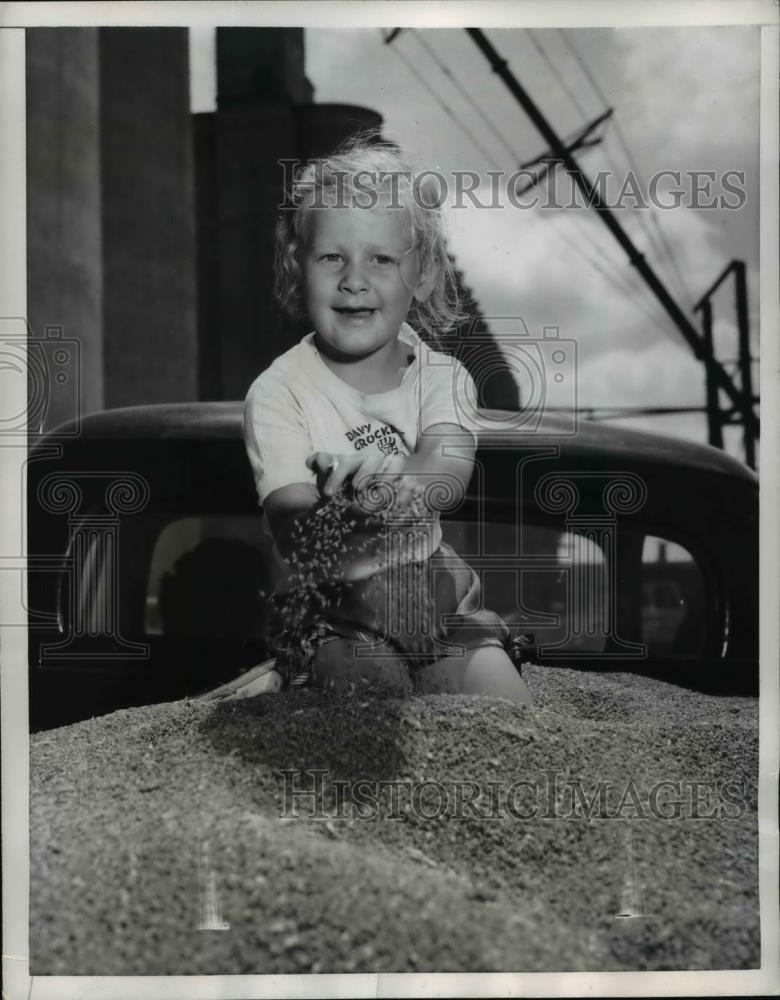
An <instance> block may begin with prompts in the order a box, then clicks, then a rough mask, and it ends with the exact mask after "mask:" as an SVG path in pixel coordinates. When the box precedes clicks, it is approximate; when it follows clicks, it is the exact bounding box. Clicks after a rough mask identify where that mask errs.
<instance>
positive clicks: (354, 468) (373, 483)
mask: <svg viewBox="0 0 780 1000" xmlns="http://www.w3.org/2000/svg"><path fill="white" fill-rule="evenodd" d="M306 465H307V466H308V467H309V468H310V469H313V470H314V471H315V472H316V473H317V485H318V488H319V490H320V492H321V493H322V494H323V496H326V497H331V496H334V495H335V494H336V493H338V492H339V490H340V489H341V488H342V487H343V486H344V485H345V484H346V483H348V482H350V481H351V485H352V491H353V495H354V496H355V498H356V499H357V500H358V504H357V506H358V507H359V509H360V511H361V513H363V514H364V515H365V514H369V515H370V514H372V513H373V514H375V513H377V511H378V509H383V508H387V507H391V506H394V505H396V504H398V503H403V502H405V501H406V500H408V499H409V498H408V497H407V493H408V492H409V489H408V487H407V486H405V484H404V482H403V472H404V460H403V457H402V456H401V455H390V456H385V455H381V454H378V453H377V452H368V453H367V454H365V455H362V454H352V455H334V454H332V453H330V452H325V451H318V452H315V454H314V455H312V456H311V457H310V458H309V459H307V461H306ZM361 498H362V501H361Z"/></svg>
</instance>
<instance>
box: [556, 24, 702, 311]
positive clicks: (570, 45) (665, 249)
mask: <svg viewBox="0 0 780 1000" xmlns="http://www.w3.org/2000/svg"><path fill="white" fill-rule="evenodd" d="M557 30H558V34H559V35H560V36H561V38H562V39H563V42H564V45H565V46H566V48H567V49H568V51H569V52H570V53H571V55H573V56H574V58H575V59H576V61H577V63H578V64H579V66H580V69H581V70H582V72H583V74H584V75H585V78H586V79H587V80H588V82H589V83H590V85H591V87H592V88H593V91H594V93H595V94H596V96H597V97H598V99H599V100H600V101H601V103H602V104H603V105H604V107H605V108H608V107H609V106H610V105H609V101H608V100H607V97H606V95H605V93H604V92H603V90H602V89H601V87H600V86H599V83H598V81H597V80H596V78H595V76H594V75H593V73H591V71H590V69H589V68H588V65H587V63H586V62H585V60H584V59H583V57H582V55H581V54H580V52H579V50H578V49H577V47H576V45H575V44H574V42H573V41H572V40H571V39H570V38H569V36H568V35H567V33H566V32H565V31H564V30H563V29H562V28H558V29H557ZM612 122H613V126H614V129H615V136H616V138H617V140H618V142H619V143H620V145H621V147H622V150H623V154H624V156H625V158H626V162H627V163H628V166H629V168H630V169H631V170H632V171H633V173H634V176H635V177H637V178H640V177H641V173H640V171H639V168H638V166H637V164H636V161H635V160H634V157H633V155H632V154H631V150H630V149H629V146H628V141H627V140H626V137H625V134H624V132H623V129H622V128H621V126H620V122H619V121H618V118H617V115H615V116H614V117H613V119H612ZM639 218H640V221H642V215H641V212H640V216H639ZM650 222H651V224H652V226H653V228H654V229H655V232H656V234H657V236H658V239H659V240H660V243H661V248H662V254H661V255H662V256H663V255H664V253H665V254H666V256H667V258H668V260H669V261H670V263H671V265H672V269H673V271H674V275H675V278H676V280H677V284H678V288H679V289H680V290H681V291H682V293H683V298H686V299H687V300H688V306H689V308H691V309H692V308H693V296H692V294H691V291H690V289H689V288H688V285H687V284H686V282H685V279H684V277H683V274H682V271H681V269H680V267H679V264H678V262H677V258H676V256H675V253H674V250H673V249H672V247H671V245H670V244H669V242H668V241H667V239H666V237H665V235H664V232H663V230H662V229H661V226H660V224H659V222H658V219H657V217H656V215H655V212H654V210H653V207H652V206H651V207H650ZM648 235H650V241H651V243H654V240H653V237H652V235H651V234H648ZM657 249H658V248H657V245H656V250H657Z"/></svg>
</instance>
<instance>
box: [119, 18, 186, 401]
mask: <svg viewBox="0 0 780 1000" xmlns="http://www.w3.org/2000/svg"><path fill="white" fill-rule="evenodd" d="M188 65H189V49H188V41H187V31H186V29H184V28H154V29H150V28H101V29H100V95H101V99H100V107H101V117H100V121H101V129H100V138H101V143H100V156H101V178H102V192H103V198H102V205H103V274H104V296H103V327H104V338H105V402H106V406H107V407H114V406H125V405H129V404H131V403H138V402H145V403H155V402H176V401H186V400H194V399H197V392H198V387H197V335H196V303H195V224H194V207H195V206H194V179H193V153H192V116H191V115H190V94H189V68H188Z"/></svg>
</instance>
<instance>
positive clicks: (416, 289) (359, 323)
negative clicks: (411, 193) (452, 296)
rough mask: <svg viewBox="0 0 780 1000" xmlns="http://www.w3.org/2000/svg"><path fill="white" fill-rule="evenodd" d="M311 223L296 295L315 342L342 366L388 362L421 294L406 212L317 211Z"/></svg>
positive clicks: (398, 210) (393, 210)
mask: <svg viewBox="0 0 780 1000" xmlns="http://www.w3.org/2000/svg"><path fill="white" fill-rule="evenodd" d="M310 220H311V222H310V226H311V231H310V234H309V236H310V239H309V243H308V245H307V247H306V249H305V252H304V257H303V289H304V296H305V301H306V308H307V310H308V313H309V318H310V319H311V321H312V324H313V325H314V329H315V330H316V332H317V334H318V337H319V338H320V340H321V342H324V344H325V345H326V346H327V348H330V351H331V353H332V354H333V355H334V356H335V357H336V358H337V359H340V360H342V361H344V362H350V361H352V362H354V361H358V360H360V359H363V358H367V357H369V356H372V355H377V352H380V354H379V356H377V357H376V359H375V360H376V361H377V362H381V361H384V360H385V359H387V360H388V361H389V359H391V358H393V357H394V356H395V351H396V338H397V336H398V331H399V330H400V328H401V324H402V323H403V322H404V320H405V319H406V315H407V313H408V311H409V307H410V306H411V304H412V300H413V299H414V298H415V296H417V297H423V296H424V294H425V293H424V289H423V282H422V280H421V276H420V264H419V258H418V254H417V251H416V249H414V248H413V247H412V246H411V238H410V226H409V217H408V214H407V212H406V211H405V210H403V209H391V208H382V207H379V206H377V207H375V208H370V209H368V208H359V207H357V206H355V207H350V208H323V209H312V210H311V213H310Z"/></svg>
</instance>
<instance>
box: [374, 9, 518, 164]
mask: <svg viewBox="0 0 780 1000" xmlns="http://www.w3.org/2000/svg"><path fill="white" fill-rule="evenodd" d="M379 32H380V34H382V29H381V28H380V29H379ZM392 37H393V36H392V35H391V36H390V38H392ZM382 38H383V39H384V35H382ZM391 47H392V49H393V51H394V52H395V54H396V55H397V56H398V58H399V59H400V60H401V61H402V62H403V63H404V64H405V65H406V67H407V69H408V70H409V72H410V73H411V74H412V76H414V77H415V78H416V79H417V80H418V81H419V82H420V83H421V84H422V86H423V87H424V88H425V89H426V90H427V91H428V93H429V94H430V95H431V97H433V99H434V100H435V101H436V102H437V103H438V104H439V105H440V106H441V108H442V109H443V110H444V112H445V114H446V115H447V116H448V117H449V118H451V119H452V120H453V121H454V122H455V124H456V125H457V126H458V128H459V129H460V130H461V131H462V132H463V133H464V134H465V135H466V136H467V137H468V138H469V140H470V141H471V142H472V143H473V144H474V145H475V146H476V148H477V149H478V150H479V151H480V153H482V155H483V156H484V157H485V159H487V161H488V162H489V163H490V164H491V165H492V166H493V168H494V169H495V170H500V169H501V167H500V166H499V164H498V162H497V161H496V160H495V159H494V157H493V155H492V153H490V152H489V151H488V150H487V149H486V148H485V147H484V146H483V145H482V143H481V142H480V141H479V139H477V137H476V136H475V135H474V133H473V132H472V131H471V129H470V128H469V127H468V126H467V125H465V124H464V123H463V122H462V121H461V120H460V119H459V118H458V116H457V115H456V114H455V112H454V111H453V110H452V108H451V107H450V106H449V105H448V104H447V103H446V102H445V101H444V100H443V99H442V98H441V97H440V96H439V94H437V93H436V91H435V90H434V89H433V88H432V87H431V85H430V84H429V83H428V82H427V80H426V79H425V77H424V76H423V75H422V73H420V72H419V70H418V69H417V67H416V66H415V65H414V64H413V63H412V61H411V60H410V59H409V58H408V56H406V55H404V53H403V52H402V51H401V49H399V48H398V47H397V46H396V45H393V46H391Z"/></svg>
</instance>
